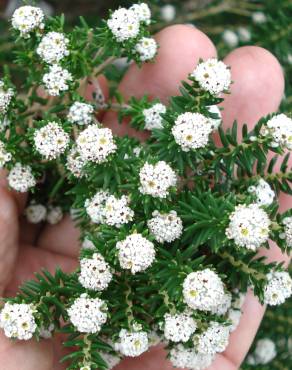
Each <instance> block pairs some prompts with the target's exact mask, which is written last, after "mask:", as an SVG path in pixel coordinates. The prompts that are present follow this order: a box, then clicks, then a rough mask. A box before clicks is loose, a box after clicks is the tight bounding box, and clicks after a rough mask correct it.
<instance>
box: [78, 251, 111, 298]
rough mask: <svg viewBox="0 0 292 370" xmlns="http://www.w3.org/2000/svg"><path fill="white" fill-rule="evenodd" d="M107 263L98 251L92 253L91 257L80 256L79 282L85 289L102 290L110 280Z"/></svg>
mask: <svg viewBox="0 0 292 370" xmlns="http://www.w3.org/2000/svg"><path fill="white" fill-rule="evenodd" d="M112 277H113V276H112V274H111V271H110V267H109V265H108V263H106V261H105V259H104V258H103V256H102V255H101V254H100V253H94V254H93V256H92V258H82V259H81V261H80V275H79V279H78V280H79V282H80V284H81V285H82V286H83V287H84V288H86V289H92V290H99V291H101V290H104V289H106V288H107V287H108V285H109V283H110V281H111V280H112Z"/></svg>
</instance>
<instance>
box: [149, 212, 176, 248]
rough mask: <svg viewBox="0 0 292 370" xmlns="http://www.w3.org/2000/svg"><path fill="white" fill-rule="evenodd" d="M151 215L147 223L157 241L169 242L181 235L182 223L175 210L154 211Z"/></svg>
mask: <svg viewBox="0 0 292 370" xmlns="http://www.w3.org/2000/svg"><path fill="white" fill-rule="evenodd" d="M152 216H153V218H151V219H150V220H148V222H147V225H148V227H149V230H150V231H151V233H152V234H153V235H154V236H155V239H156V240H157V241H158V242H159V243H164V242H167V243H171V242H173V241H174V240H176V239H178V238H179V237H180V236H181V234H182V232H183V224H182V220H181V218H180V217H178V215H177V213H176V212H175V211H170V212H169V213H160V212H159V211H154V212H153V213H152Z"/></svg>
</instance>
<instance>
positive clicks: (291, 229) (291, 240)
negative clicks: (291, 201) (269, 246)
mask: <svg viewBox="0 0 292 370" xmlns="http://www.w3.org/2000/svg"><path fill="white" fill-rule="evenodd" d="M282 223H283V225H284V233H283V234H281V235H280V237H283V238H284V239H285V240H286V243H287V247H288V248H291V247H292V217H291V216H290V217H285V218H284V219H283V221H282Z"/></svg>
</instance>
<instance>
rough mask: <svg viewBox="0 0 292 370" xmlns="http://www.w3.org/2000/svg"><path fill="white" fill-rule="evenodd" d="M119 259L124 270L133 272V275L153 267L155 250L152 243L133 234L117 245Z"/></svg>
mask: <svg viewBox="0 0 292 370" xmlns="http://www.w3.org/2000/svg"><path fill="white" fill-rule="evenodd" d="M116 248H117V249H118V259H119V262H120V265H121V267H122V268H123V269H126V270H131V272H132V274H135V273H136V272H140V271H144V270H146V269H147V268H148V267H149V266H151V265H152V263H153V261H154V258H155V249H154V245H153V243H152V242H150V241H149V240H148V239H146V238H144V237H143V236H142V235H141V234H131V235H128V236H127V237H126V239H125V240H122V241H119V242H117V244H116Z"/></svg>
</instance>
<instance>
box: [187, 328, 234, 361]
mask: <svg viewBox="0 0 292 370" xmlns="http://www.w3.org/2000/svg"><path fill="white" fill-rule="evenodd" d="M229 335H230V330H229V327H228V326H224V325H222V324H219V323H218V322H216V321H211V322H210V323H209V327H208V329H207V330H206V331H204V332H203V333H202V334H200V335H198V336H196V338H195V339H194V342H195V343H196V349H197V351H198V352H199V353H202V354H205V355H208V354H209V355H213V354H215V353H218V352H223V351H225V349H226V347H227V345H228V341H229Z"/></svg>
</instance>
